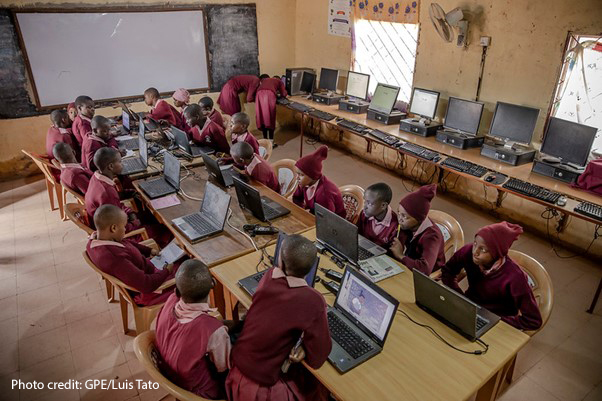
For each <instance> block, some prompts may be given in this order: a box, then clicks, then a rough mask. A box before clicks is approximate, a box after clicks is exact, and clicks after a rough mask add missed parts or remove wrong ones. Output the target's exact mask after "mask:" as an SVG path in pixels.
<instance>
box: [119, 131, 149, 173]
mask: <svg viewBox="0 0 602 401" xmlns="http://www.w3.org/2000/svg"><path fill="white" fill-rule="evenodd" d="M134 139H136V141H138V150H139V152H140V156H138V157H128V158H127V159H123V160H122V161H121V164H122V166H123V169H122V170H121V175H130V174H136V173H141V172H143V171H146V169H147V167H148V144H147V142H146V139H145V138H144V135H138V138H134Z"/></svg>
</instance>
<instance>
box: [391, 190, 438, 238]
mask: <svg viewBox="0 0 602 401" xmlns="http://www.w3.org/2000/svg"><path fill="white" fill-rule="evenodd" d="M436 193H437V185H435V184H430V185H425V186H423V187H420V188H418V189H417V190H416V191H414V192H411V193H409V194H407V195H406V196H404V197H403V198H402V199H401V201H399V208H398V209H397V218H398V220H399V226H400V227H401V229H402V230H410V231H413V230H416V229H417V228H418V226H419V225H420V224H421V223H422V222H423V221H424V219H426V216H428V214H429V210H431V200H432V199H433V198H434V197H435V194H436Z"/></svg>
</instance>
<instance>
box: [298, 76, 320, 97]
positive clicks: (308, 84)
mask: <svg viewBox="0 0 602 401" xmlns="http://www.w3.org/2000/svg"><path fill="white" fill-rule="evenodd" d="M315 82H316V74H313V73H311V72H307V71H303V75H302V77H301V86H299V90H300V91H301V92H304V93H313V92H314V84H315Z"/></svg>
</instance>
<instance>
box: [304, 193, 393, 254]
mask: <svg viewBox="0 0 602 401" xmlns="http://www.w3.org/2000/svg"><path fill="white" fill-rule="evenodd" d="M315 215H316V238H317V241H318V242H319V243H320V244H321V245H323V246H324V247H325V248H327V249H328V250H329V251H330V252H332V253H333V254H335V255H337V256H339V257H341V258H343V259H345V260H347V261H349V262H350V263H352V264H354V265H356V266H357V262H358V261H359V260H365V259H369V258H371V257H374V256H379V255H384V254H386V253H387V250H386V249H384V248H382V247H380V246H378V245H376V244H375V243H374V242H372V241H370V240H369V239H367V238H366V237H364V236H362V235H359V234H358V231H357V226H356V225H355V224H353V223H351V222H349V221H347V220H345V219H344V218H342V217H341V216H339V215H337V214H336V213H333V212H331V211H330V210H328V209H326V208H325V207H324V206H322V205H319V204H317V203H316V205H315Z"/></svg>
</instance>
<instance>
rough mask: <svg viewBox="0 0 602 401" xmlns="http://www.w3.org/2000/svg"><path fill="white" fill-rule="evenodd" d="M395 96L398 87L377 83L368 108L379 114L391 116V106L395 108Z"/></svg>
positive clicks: (397, 92) (397, 93)
mask: <svg viewBox="0 0 602 401" xmlns="http://www.w3.org/2000/svg"><path fill="white" fill-rule="evenodd" d="M397 95H399V87H398V86H393V85H387V84H381V83H379V84H378V85H376V89H375V90H374V95H373V96H372V100H371V101H370V106H368V108H369V109H370V110H374V111H377V112H379V113H384V114H391V111H392V110H393V106H395V102H396V101H397Z"/></svg>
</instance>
